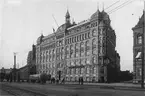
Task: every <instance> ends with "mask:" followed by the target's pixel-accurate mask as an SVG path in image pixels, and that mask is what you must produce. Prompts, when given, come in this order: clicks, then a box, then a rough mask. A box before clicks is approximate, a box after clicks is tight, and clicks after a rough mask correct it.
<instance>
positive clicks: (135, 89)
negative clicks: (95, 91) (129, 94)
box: [58, 84, 145, 91]
mask: <svg viewBox="0 0 145 96" xmlns="http://www.w3.org/2000/svg"><path fill="white" fill-rule="evenodd" d="M58 85H60V86H61V85H70V86H71V85H72V87H73V85H76V86H82V87H84V88H81V89H87V88H88V87H92V88H100V89H113V90H126V91H127V90H128V91H129V90H130V91H145V88H144V89H142V88H139V87H127V86H107V85H89V84H84V85H79V84H58ZM76 89H79V88H76Z"/></svg>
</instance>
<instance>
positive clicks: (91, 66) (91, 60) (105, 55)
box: [36, 10, 120, 82]
mask: <svg viewBox="0 0 145 96" xmlns="http://www.w3.org/2000/svg"><path fill="white" fill-rule="evenodd" d="M110 22H111V21H110V18H109V15H108V14H107V13H106V12H104V10H103V11H102V12H100V11H99V10H97V11H96V12H95V13H94V14H92V16H91V17H90V18H89V19H88V20H84V21H82V22H80V23H78V24H76V23H75V22H74V21H73V22H72V23H71V21H70V14H69V11H68V10H67V13H66V15H65V23H64V24H62V25H61V26H60V27H59V28H58V29H57V30H56V31H55V30H54V29H53V31H54V33H53V34H49V35H47V36H43V34H42V35H41V36H40V37H39V38H38V39H37V45H36V72H37V73H38V74H41V73H47V74H51V76H52V77H55V78H59V79H62V78H65V80H66V81H78V79H79V77H83V79H84V81H85V82H92V81H94V82H114V81H115V78H117V77H116V76H117V73H118V72H119V71H120V56H119V54H118V53H117V51H116V50H115V47H116V35H115V31H114V30H113V29H112V27H111V25H110ZM117 68H118V69H117ZM116 69H117V70H116ZM115 74H116V75H115ZM112 77H113V78H112Z"/></svg>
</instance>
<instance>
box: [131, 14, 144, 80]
mask: <svg viewBox="0 0 145 96" xmlns="http://www.w3.org/2000/svg"><path fill="white" fill-rule="evenodd" d="M143 22H144V15H142V16H141V18H139V21H138V23H137V25H136V26H135V27H133V28H132V30H133V71H134V82H136V83H138V82H141V75H142V74H141V73H142V72H141V70H142V36H143V35H142V34H143ZM144 28H145V26H144ZM144 37H145V34H144ZM144 40H145V39H144ZM144 42H145V41H144ZM144 45H145V44H144ZM144 48H145V47H144ZM144 50H145V49H144ZM144 62H145V61H144ZM144 67H145V65H144ZM144 70H145V68H144ZM144 72H145V71H144ZM144 74H145V73H144ZM144 77H145V76H144Z"/></svg>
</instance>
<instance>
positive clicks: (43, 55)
mask: <svg viewBox="0 0 145 96" xmlns="http://www.w3.org/2000/svg"><path fill="white" fill-rule="evenodd" d="M44 61H45V53H43V62H44Z"/></svg>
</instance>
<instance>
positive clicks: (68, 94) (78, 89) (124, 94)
mask: <svg viewBox="0 0 145 96" xmlns="http://www.w3.org/2000/svg"><path fill="white" fill-rule="evenodd" d="M3 84H7V85H10V86H15V87H19V88H25V89H28V90H33V91H37V92H41V93H45V94H47V95H48V96H49V95H55V96H76V94H77V95H78V96H145V91H132V90H114V89H107V88H105V89H103V88H101V89H100V88H95V87H91V86H88V87H86V86H85V87H84V85H72V86H71V85H69V86H68V85H55V84H45V85H41V84H33V83H3Z"/></svg>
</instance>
